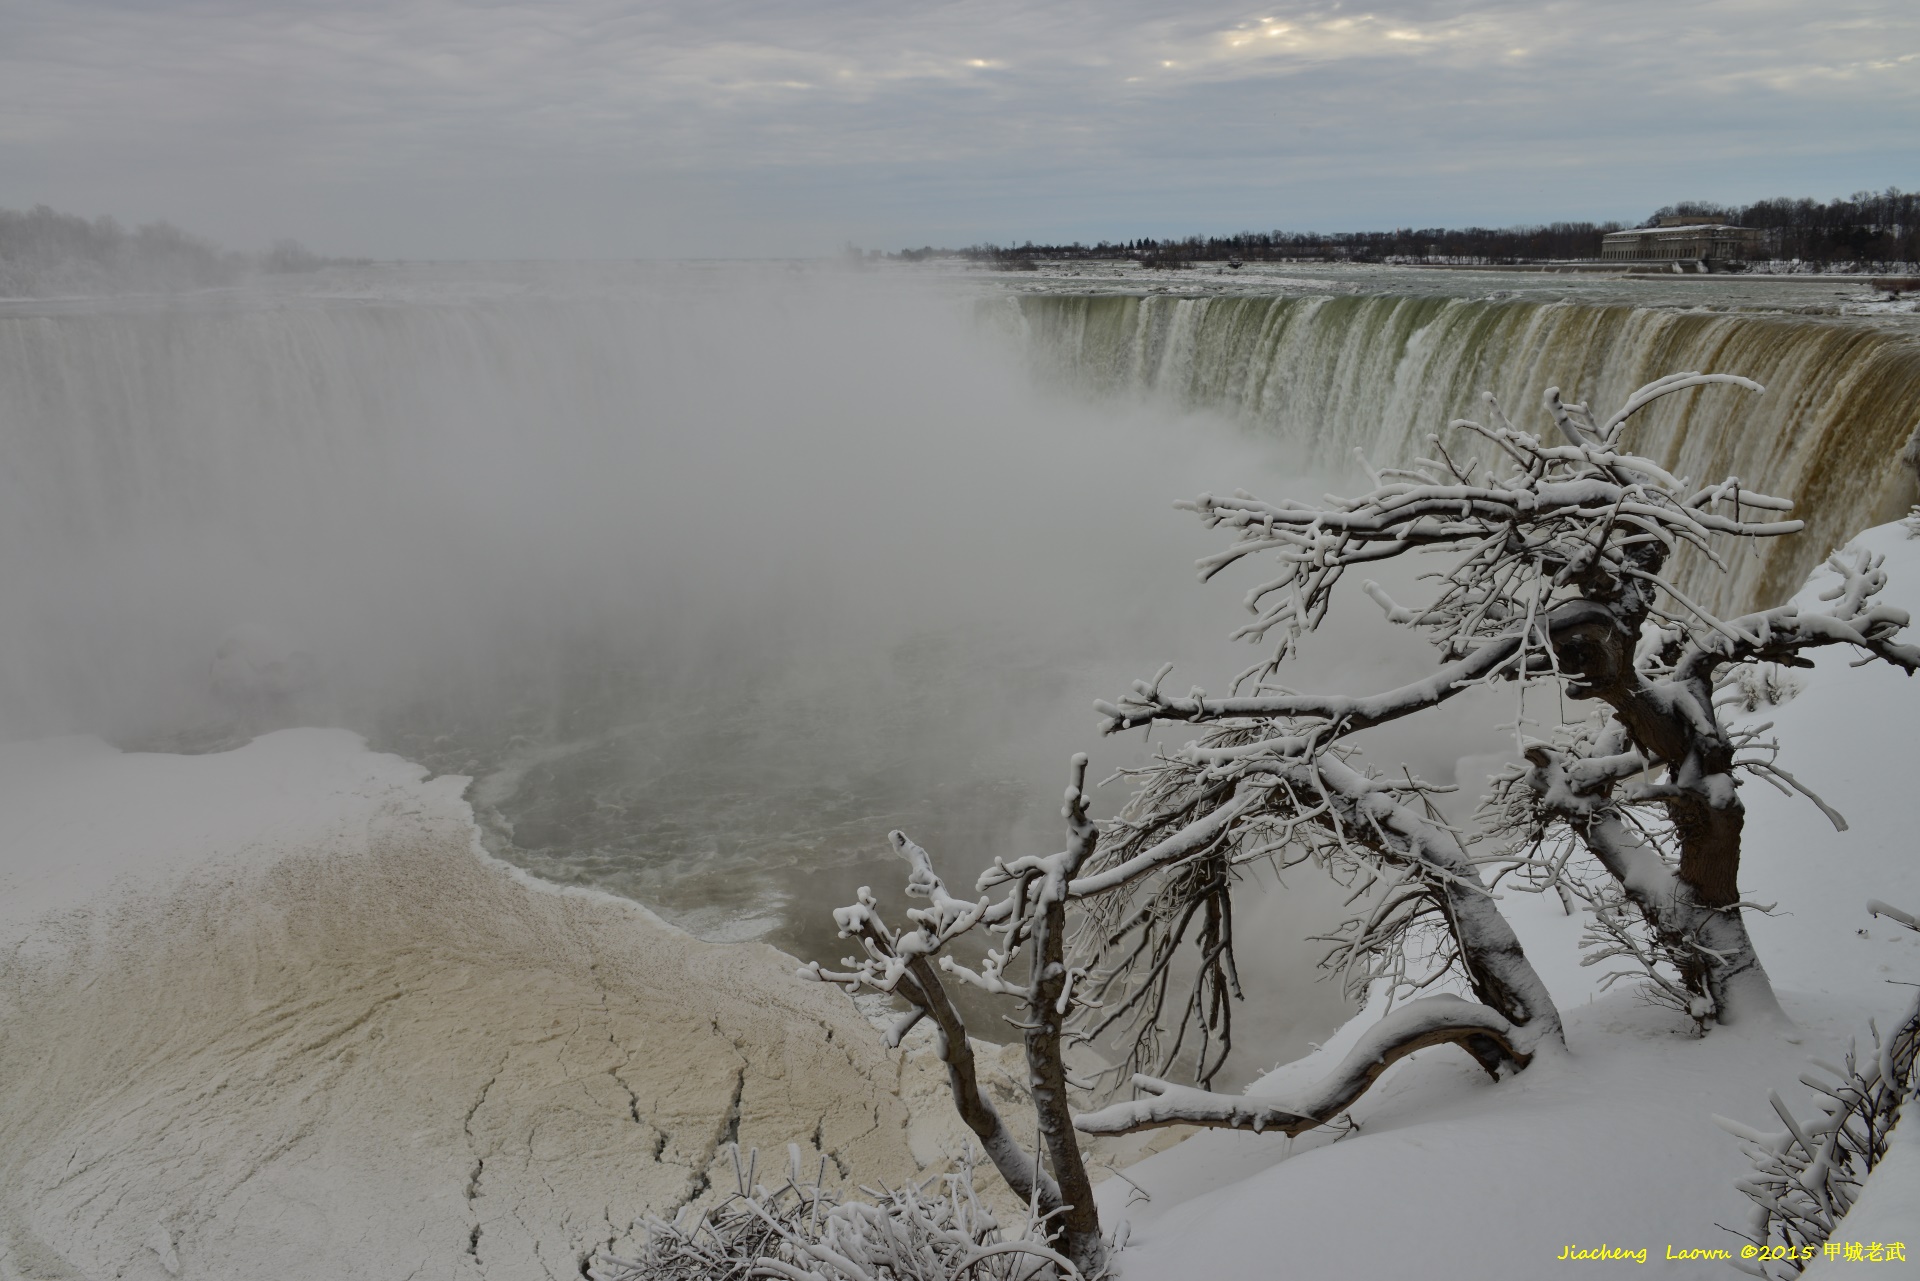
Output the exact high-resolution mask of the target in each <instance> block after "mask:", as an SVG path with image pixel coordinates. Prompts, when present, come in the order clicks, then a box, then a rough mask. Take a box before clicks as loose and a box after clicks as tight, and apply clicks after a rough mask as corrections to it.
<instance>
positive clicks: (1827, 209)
mask: <svg viewBox="0 0 1920 1281" xmlns="http://www.w3.org/2000/svg"><path fill="white" fill-rule="evenodd" d="M1663 217H1697V218H1701V219H1703V220H1706V219H1711V220H1712V221H1715V222H1725V223H1731V224H1732V225H1734V226H1736V227H1761V228H1764V229H1765V230H1766V231H1767V232H1769V233H1770V238H1771V242H1772V249H1773V256H1774V257H1776V258H1788V259H1792V258H1798V259H1799V260H1800V261H1802V262H1808V263H1818V264H1821V265H1823V266H1825V265H1832V264H1838V263H1860V264H1880V263H1897V262H1899V263H1911V262H1920V191H1902V190H1900V189H1899V188H1898V187H1888V188H1887V189H1886V190H1885V191H1879V192H1874V191H1856V192H1854V193H1853V194H1852V195H1851V196H1848V197H1846V198H1845V199H1843V200H1829V201H1827V202H1826V203H1825V204H1822V203H1820V202H1819V201H1817V200H1808V199H1806V198H1804V197H1802V198H1801V199H1798V200H1794V199H1790V198H1788V197H1785V196H1779V197H1775V198H1774V199H1772V200H1759V201H1755V202H1754V203H1753V204H1750V205H1715V204H1708V203H1706V202H1704V201H1685V202H1682V203H1680V204H1677V205H1668V206H1666V207H1665V208H1663V209H1661V210H1659V211H1658V212H1657V213H1655V214H1654V216H1653V219H1650V220H1649V221H1650V222H1651V221H1657V220H1658V219H1660V218H1663Z"/></svg>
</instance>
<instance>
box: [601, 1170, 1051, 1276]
mask: <svg viewBox="0 0 1920 1281" xmlns="http://www.w3.org/2000/svg"><path fill="white" fill-rule="evenodd" d="M731 1153H732V1156H733V1170H734V1179H735V1182H736V1191H735V1192H734V1194H733V1195H732V1196H730V1197H728V1198H727V1199H726V1200H725V1201H722V1202H721V1203H720V1204H718V1205H716V1206H714V1207H712V1208H711V1209H707V1210H682V1211H681V1213H680V1215H679V1216H678V1217H677V1218H676V1219H675V1221H674V1222H672V1223H667V1222H665V1221H663V1220H660V1219H657V1218H650V1219H648V1220H647V1222H646V1228H647V1239H646V1244H645V1247H644V1249H643V1250H642V1252H641V1253H640V1255H639V1256H638V1257H635V1258H626V1257H622V1256H619V1255H613V1254H607V1253H602V1254H600V1255H598V1256H597V1257H596V1258H595V1259H594V1260H593V1262H592V1264H591V1266H590V1267H589V1269H588V1272H587V1275H588V1276H589V1277H590V1278H591V1281H715V1279H716V1278H727V1277H741V1278H745V1277H773V1278H781V1279H782V1281H1039V1278H1041V1277H1055V1276H1059V1275H1061V1274H1062V1273H1066V1274H1069V1275H1070V1274H1071V1268H1070V1267H1069V1265H1068V1264H1067V1262H1066V1260H1065V1259H1062V1258H1061V1257H1060V1256H1059V1255H1058V1254H1056V1253H1054V1252H1053V1251H1052V1250H1051V1249H1049V1248H1048V1247H1047V1245H1046V1242H1045V1239H1044V1236H1043V1234H1042V1232H1041V1231H1040V1228H1041V1224H1040V1221H1039V1216H1038V1215H1037V1214H1035V1215H1030V1216H1029V1217H1028V1219H1027V1221H1026V1223H1025V1224H1023V1225H1022V1228H1021V1231H1020V1232H1018V1233H1016V1234H1014V1235H1011V1236H1009V1235H1007V1234H1006V1233H1005V1232H1003V1231H1002V1229H1001V1226H1000V1223H999V1221H998V1220H997V1219H996V1218H995V1217H994V1215H993V1213H992V1211H990V1210H989V1209H987V1207H985V1206H984V1205H982V1204H981V1203H980V1200H979V1198H978V1197H977V1196H976V1195H975V1194H974V1186H973V1168H974V1157H973V1154H972V1153H971V1152H969V1153H966V1154H963V1155H962V1156H961V1157H960V1158H959V1159H958V1160H957V1161H956V1162H955V1163H954V1168H953V1170H952V1172H951V1173H948V1174H946V1175H944V1176H941V1177H939V1178H937V1179H929V1180H927V1181H926V1182H925V1183H920V1184H911V1183H910V1184H907V1185H906V1186H904V1187H900V1188H892V1189H886V1188H879V1189H875V1188H862V1189H860V1191H861V1192H863V1193H864V1194H865V1198H866V1199H864V1200H862V1199H842V1198H841V1197H840V1196H839V1194H838V1193H836V1192H835V1191H834V1190H833V1189H831V1188H829V1187H827V1186H826V1158H825V1157H822V1158H821V1159H820V1164H819V1167H818V1169H816V1170H815V1171H814V1172H813V1173H812V1174H811V1175H809V1174H807V1173H806V1171H805V1170H804V1169H803V1168H802V1165H801V1158H800V1150H799V1148H798V1147H790V1148H789V1149H788V1153H787V1172H786V1176H785V1178H784V1179H783V1180H782V1182H780V1183H779V1184H778V1185H777V1186H774V1187H771V1188H769V1187H767V1186H766V1185H764V1184H760V1183H757V1182H756V1181H755V1176H756V1174H757V1173H758V1167H759V1155H760V1154H759V1153H758V1152H757V1151H756V1152H753V1153H750V1154H749V1155H748V1157H747V1158H746V1160H745V1161H744V1162H743V1161H742V1159H741V1155H740V1149H739V1146H738V1145H735V1146H734V1147H733V1148H732V1149H731Z"/></svg>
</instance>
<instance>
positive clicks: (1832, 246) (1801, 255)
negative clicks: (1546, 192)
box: [897, 187, 1920, 270]
mask: <svg viewBox="0 0 1920 1281" xmlns="http://www.w3.org/2000/svg"><path fill="white" fill-rule="evenodd" d="M1681 216H1686V217H1699V218H1701V219H1702V220H1703V221H1706V220H1711V221H1714V222H1725V223H1729V224H1732V225H1734V226H1739V227H1759V228H1764V229H1765V230H1767V231H1768V232H1769V233H1771V234H1770V241H1769V255H1768V256H1770V257H1773V258H1779V259H1798V260H1800V261H1801V262H1803V263H1808V264H1815V265H1820V266H1832V265H1842V264H1860V265H1863V266H1866V265H1871V266H1874V267H1879V266H1882V265H1885V264H1890V263H1912V262H1920V242H1917V240H1916V237H1917V235H1920V193H1916V192H1902V191H1900V190H1899V189H1898V188H1894V187H1889V188H1888V189H1887V190H1886V191H1884V192H1879V193H1875V192H1865V191H1863V192H1858V193H1856V194H1854V195H1852V196H1849V197H1847V198H1846V199H1843V200H1831V201H1828V202H1826V203H1825V204H1822V203H1820V202H1819V201H1816V200H1808V199H1791V198H1787V197H1780V198H1777V199H1772V200H1761V201H1758V202H1756V203H1754V204H1751V205H1714V204H1708V203H1705V202H1700V201H1688V202H1683V203H1680V204H1673V205H1667V206H1665V207H1663V208H1661V209H1660V210H1658V211H1656V212H1655V213H1654V215H1653V216H1652V217H1650V218H1648V219H1647V220H1646V221H1645V222H1643V223H1641V224H1639V225H1641V226H1644V227H1650V226H1654V225H1655V224H1657V223H1658V221H1659V220H1660V219H1661V218H1666V217H1681ZM1625 229H1626V228H1625V225H1624V224H1622V223H1617V222H1598V223H1596V222H1554V223H1547V224H1545V225H1542V226H1524V227H1502V228H1491V227H1465V228H1446V227H1425V228H1418V229H1416V228H1411V227H1405V228H1401V229H1399V230H1397V231H1343V232H1331V233H1323V232H1313V231H1243V232H1239V233H1238V234H1235V235H1231V236H1188V237H1186V238H1185V239H1179V240H1160V239H1153V238H1145V239H1139V240H1122V241H1118V242H1114V241H1106V240H1102V241H1100V242H1099V243H1098V244H1093V245H1083V244H1080V243H1079V242H1077V241H1076V242H1075V243H1073V244H1068V245H1037V244H1034V243H1033V242H1031V241H1029V242H1027V243H1025V244H1021V245H1015V246H1005V247H1003V246H1000V245H991V244H988V245H974V246H971V247H970V248H967V249H962V250H959V251H957V256H960V257H963V258H968V259H972V260H974V261H977V262H981V263H985V264H992V265H995V266H999V267H1002V268H1008V269H1013V270H1020V269H1022V268H1024V267H1030V266H1032V265H1033V263H1034V262H1036V261H1037V260H1040V259H1046V260H1049V261H1069V262H1071V261H1074V260H1077V259H1085V260H1103V259H1105V260H1113V259H1121V260H1125V259H1132V260H1136V261H1139V262H1141V263H1143V264H1144V265H1147V266H1155V267H1183V266H1190V265H1192V264H1194V263H1199V262H1224V261H1227V260H1229V259H1234V258H1237V259H1239V260H1241V261H1242V262H1275V261H1281V262H1285V261H1294V262H1400V263H1457V264H1499V263H1520V262H1542V261H1567V260H1579V259H1587V258H1598V257H1600V244H1601V239H1602V238H1603V237H1604V236H1606V235H1607V233H1608V232H1613V231H1622V230H1625ZM945 252H947V251H940V250H935V249H932V248H930V247H929V248H922V249H909V250H903V251H902V252H901V253H900V254H899V255H897V256H898V257H900V258H903V259H907V260H909V261H918V260H919V259H922V258H928V257H932V256H934V255H935V254H937V253H945Z"/></svg>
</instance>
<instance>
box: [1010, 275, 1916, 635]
mask: <svg viewBox="0 0 1920 1281" xmlns="http://www.w3.org/2000/svg"><path fill="white" fill-rule="evenodd" d="M995 306H996V307H997V308H1000V309H1002V310H1001V314H1000V316H999V319H1000V320H1001V321H1002V322H1004V323H1006V324H1008V325H1009V326H1010V327H1011V328H1012V329H1013V330H1014V331H1015V332H1016V333H1017V334H1018V336H1019V338H1020V339H1021V341H1022V343H1023V345H1024V347H1025V348H1026V350H1027V351H1028V353H1029V359H1030V360H1031V361H1032V363H1033V365H1034V367H1035V369H1036V370H1037V372H1038V374H1039V376H1040V377H1042V378H1043V379H1047V380H1050V381H1054V382H1057V383H1059V384H1061V385H1065V386H1071V387H1075V388H1078V389H1081V390H1083V391H1084V392H1086V393H1089V394H1092V395H1095V396H1099V397H1102V398H1105V399H1108V400H1110V401H1111V400H1134V401H1137V400H1141V399H1156V400H1159V401H1160V402H1161V403H1164V404H1170V405H1177V406H1183V407H1193V408H1205V409H1211V410H1215V411H1219V412H1222V413H1225V414H1227V415H1230V416H1231V417H1233V418H1235V419H1237V420H1239V421H1240V422H1241V423H1242V424H1243V425H1244V427H1245V428H1246V429H1247V430H1249V431H1251V432H1254V433H1256V434H1260V435H1263V436H1268V437H1271V438H1274V439H1277V440H1280V441H1283V442H1285V443H1286V445H1287V446H1288V447H1289V448H1290V449H1291V450H1293V451H1295V453H1296V456H1297V457H1299V458H1300V459H1301V460H1302V461H1303V462H1305V463H1306V464H1308V465H1309V466H1311V467H1313V469H1314V470H1315V471H1317V472H1319V473H1321V474H1327V475H1338V474H1341V473H1342V472H1343V471H1347V472H1349V473H1350V474H1351V475H1352V476H1353V477H1354V478H1355V479H1354V480H1353V481H1352V482H1351V483H1355V484H1357V483H1359V482H1358V477H1359V471H1358V469H1357V468H1356V467H1354V466H1353V457H1354V453H1355V451H1359V452H1360V453H1362V454H1364V455H1365V456H1366V457H1367V459H1368V461H1369V462H1370V463H1372V464H1373V465H1376V466H1382V465H1395V464H1400V463H1405V462H1408V461H1410V460H1411V459H1413V458H1415V457H1419V456H1421V455H1422V454H1423V452H1425V443H1426V438H1427V437H1428V436H1429V435H1430V434H1432V433H1435V432H1436V431H1439V430H1440V429H1441V427H1442V425H1443V424H1444V423H1446V422H1447V421H1449V420H1450V419H1454V418H1474V419H1480V420H1484V419H1485V412H1484V411H1485V405H1484V403H1483V401H1482V400H1481V395H1482V393H1483V392H1488V391H1490V392H1492V393H1494V395H1495V396H1497V397H1498V398H1499V400H1500V402H1501V405H1502V407H1503V408H1504V409H1505V411H1506V413H1507V415H1508V417H1509V418H1510V419H1511V420H1512V421H1513V422H1514V424H1515V425H1516V426H1518V427H1521V428H1523V429H1525V430H1531V431H1534V432H1536V433H1538V432H1540V431H1542V430H1543V428H1544V429H1546V430H1551V424H1549V423H1546V422H1545V420H1544V417H1543V415H1542V414H1541V412H1540V404H1541V398H1542V395H1543V393H1544V392H1545V391H1546V390H1547V389H1548V388H1549V387H1558V388H1560V390H1561V392H1562V393H1563V395H1564V396H1565V397H1566V399H1568V400H1574V401H1585V402H1587V403H1588V404H1589V405H1590V406H1592V407H1593V409H1594V410H1595V411H1596V412H1597V413H1598V414H1600V415H1601V416H1603V417H1604V416H1605V415H1606V414H1607V413H1610V412H1611V411H1612V410H1613V409H1615V408H1616V407H1617V406H1619V405H1620V404H1621V403H1623V402H1624V401H1625V400H1626V398H1627V396H1628V395H1630V394H1631V393H1632V392H1633V391H1634V389H1636V388H1638V387H1640V386H1641V385H1643V384H1645V383H1647V382H1651V381H1652V380H1654V379H1655V378H1659V377H1662V376H1664V375H1666V374H1669V373H1674V372H1678V371H1682V370H1700V371H1704V372H1711V373H1729V374H1740V375H1744V376H1745V377H1748V378H1751V379H1754V380H1755V381H1757V382H1759V383H1761V384H1762V385H1763V386H1765V388H1766V393H1765V394H1764V395H1763V396H1757V397H1756V396H1753V395H1751V394H1749V393H1744V392H1741V391H1739V390H1736V389H1730V388H1726V387H1713V388H1706V389H1700V390H1695V391H1689V392H1684V393H1681V394H1679V395H1676V396H1672V397H1669V398H1667V399H1666V400H1663V401H1661V402H1658V403H1656V404H1655V405H1654V406H1652V407H1651V408H1649V409H1648V410H1644V411H1642V412H1641V413H1640V414H1639V415H1638V416H1637V417H1636V419H1635V420H1634V422H1633V424H1632V425H1631V427H1630V428H1629V431H1628V435H1627V437H1626V442H1627V445H1628V447H1629V448H1631V449H1633V450H1634V451H1635V452H1637V453H1640V454H1643V455H1645V456H1647V457H1650V458H1652V459H1653V460H1654V461H1656V462H1658V463H1660V464H1661V465H1662V466H1663V467H1665V468H1666V469H1667V470H1668V471H1670V472H1672V473H1673V474H1674V475H1677V476H1682V477H1688V478H1691V480H1692V481H1693V482H1694V483H1696V484H1707V483H1713V482H1717V481H1720V480H1723V479H1725V478H1726V477H1728V476H1738V477H1739V478H1740V479H1741V480H1742V481H1743V482H1746V483H1747V484H1749V485H1751V486H1753V487H1755V488H1757V489H1761V490H1763V491H1765V492H1768V493H1772V494H1778V495H1782V496H1785V497H1789V498H1792V499H1793V500H1794V502H1795V504H1796V513H1795V514H1796V515H1798V516H1799V517H1800V518H1801V519H1804V520H1805V521H1806V522H1807V529H1806V532H1805V533H1803V534H1802V535H1801V536H1799V537H1797V538H1784V539H1772V540H1759V541H1756V543H1755V544H1754V545H1753V546H1752V547H1751V548H1750V549H1748V550H1746V551H1744V552H1741V553H1739V554H1737V555H1735V556H1734V557H1732V558H1731V560H1730V563H1729V566H1728V568H1729V571H1730V572H1729V573H1727V574H1724V575H1723V574H1721V573H1719V572H1718V571H1716V570H1714V569H1713V567H1712V566H1710V565H1706V564H1700V563H1692V564H1689V565H1688V567H1687V569H1686V571H1685V573H1684V575H1683V586H1684V587H1685V588H1687V589H1688V590H1689V593H1690V594H1691V595H1693V597H1694V598H1695V599H1696V600H1701V601H1702V602H1703V603H1706V604H1708V605H1709V606H1711V607H1717V608H1719V609H1721V610H1723V611H1724V610H1738V609H1745V608H1755V607H1759V606H1762V605H1765V604H1770V603H1772V602H1775V601H1778V600H1783V599H1785V598H1786V596H1788V595H1789V594H1791V592H1792V591H1793V590H1794V589H1795V588H1796V587H1797V586H1798V585H1799V584H1800V582H1801V581H1802V580H1803V579H1804V578H1805V577H1806V574H1807V572H1808V571H1809V570H1810V569H1811V568H1812V566H1813V564H1814V563H1816V562H1817V561H1818V560H1819V559H1821V558H1823V557H1824V556H1825V555H1826V554H1827V552H1828V551H1829V550H1830V549H1831V548H1834V547H1837V546H1839V545H1841V544H1842V543H1844V542H1845V541H1846V540H1847V538H1848V537H1849V536H1851V535H1852V534H1853V533H1854V532H1856V531H1858V530H1860V529H1862V528H1865V527H1867V526H1871V525H1875V524H1879V523H1882V522H1885V521H1888V520H1891V519H1894V518H1896V517H1899V516H1902V515H1904V514H1905V513H1906V511H1907V509H1908V507H1909V506H1910V505H1911V504H1913V503H1914V502H1915V501H1916V499H1917V498H1920V491H1917V490H1916V484H1915V477H1914V470H1913V462H1912V455H1911V454H1909V455H1908V459H1907V461H1906V462H1904V463H1903V462H1902V461H1901V454H1902V452H1903V450H1905V449H1906V447H1907V444H1908V441H1909V439H1910V438H1912V437H1913V434H1914V432H1915V428H1916V424H1920V342H1916V341H1915V339H1914V337H1913V336H1912V335H1911V334H1910V333H1907V332H1903V331H1900V330H1895V329H1887V328H1878V327H1874V326H1872V325H1868V324H1861V323H1848V322H1841V321H1837V320H1829V319H1826V318H1812V317H1798V316H1768V315H1753V314H1743V313H1724V312H1708V311H1704V310H1698V309H1676V308H1652V307H1636V306H1631V305H1626V304H1600V303H1592V302H1572V303H1570V302H1559V301H1550V302H1542V301H1530V300H1514V299H1510V300H1479V299H1465V298H1438V297H1389V296H1342V297H1328V296H1307V297H1299V296H1288V297H1258V296H1254V297H1246V296H1241V297H1174V296H1168V295H1157V296H1147V297H1139V296H1126V295H1112V294H1109V295H1104V296H1087V295H1081V296H1073V295H1066V294H1039V293H1035V294H1027V295H1024V296H1021V297H1019V298H1018V299H1016V300H1013V301H1011V302H1005V303H998V304H995ZM1008 309H1010V314H1008ZM1462 445H1463V447H1464V446H1465V442H1464V441H1463V442H1462ZM1469 448H1470V447H1469Z"/></svg>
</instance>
